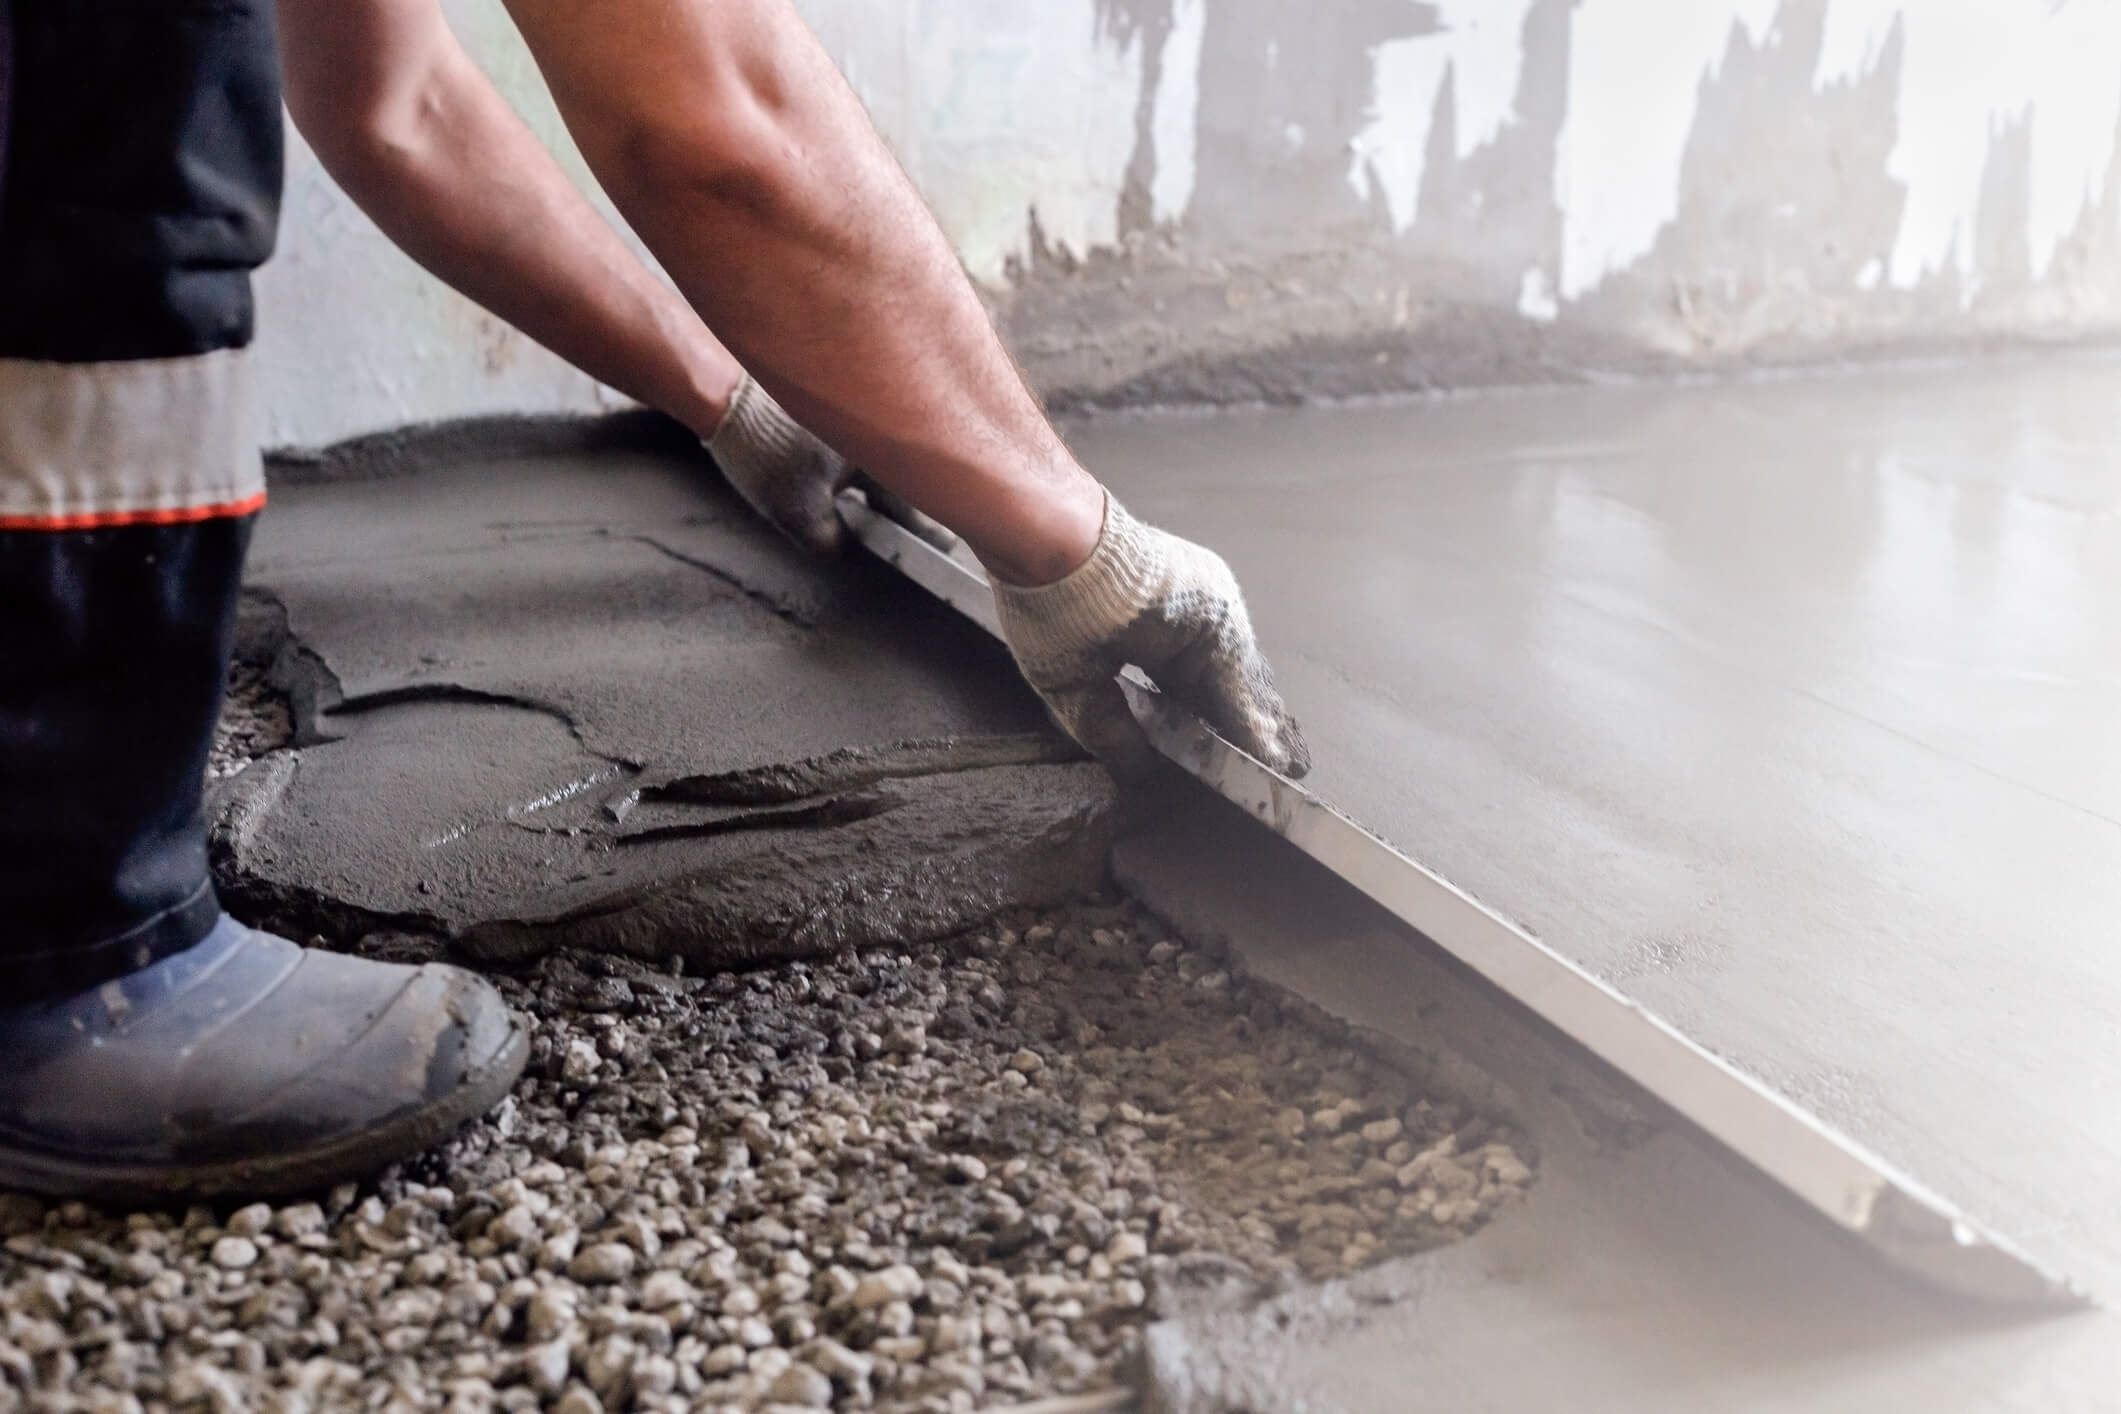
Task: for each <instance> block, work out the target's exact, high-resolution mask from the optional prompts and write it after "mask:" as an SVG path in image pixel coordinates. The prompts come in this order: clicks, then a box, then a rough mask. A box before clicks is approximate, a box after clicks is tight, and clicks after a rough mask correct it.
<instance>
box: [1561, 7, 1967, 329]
mask: <svg viewBox="0 0 2121 1414" xmlns="http://www.w3.org/2000/svg"><path fill="white" fill-rule="evenodd" d="M1931 2H1932V3H1935V0H1931ZM1777 8H1778V0H1583V2H1582V3H1581V4H1580V5H1579V6H1578V7H1577V9H1576V13H1575V15H1574V17H1573V18H1572V19H1571V21H1570V25H1569V92H1568V116H1567V117H1566V118H1565V119H1564V120H1563V122H1562V126H1561V133H1560V136H1559V137H1558V138H1557V139H1556V140H1555V144H1554V198H1555V201H1556V202H1557V203H1558V204H1559V205H1560V207H1561V211H1562V231H1561V280H1560V286H1561V297H1562V298H1563V299H1564V300H1572V299H1579V298H1581V297H1582V296H1584V295H1586V294H1588V293H1590V292H1591V291H1592V290H1594V289H1596V288H1598V285H1599V283H1600V282H1601V281H1603V280H1604V279H1605V278H1606V276H1607V275H1609V274H1611V273H1612V272H1613V271H1615V270H1620V269H1625V268H1626V267H1627V266H1629V265H1632V264H1634V263H1635V262H1636V261H1637V260H1640V259H1641V258H1642V257H1643V256H1645V255H1647V254H1649V253H1650V249H1651V247H1653V246H1654V245H1655V244H1656V243H1657V233H1658V232H1659V231H1661V230H1663V229H1664V227H1665V226H1666V225H1667V224H1669V223H1670V222H1671V220H1672V218H1673V217H1675V216H1677V215H1678V214H1679V181H1680V175H1681V171H1682V168H1683V167H1684V164H1685V161H1686V149H1687V139H1688V137H1689V136H1690V135H1691V134H1692V132H1693V130H1694V115H1695V112H1696V108H1697V104H1698V103H1699V101H1700V93H1701V85H1702V83H1703V82H1704V81H1705V80H1711V79H1714V78H1715V77H1716V75H1717V74H1718V72H1719V71H1720V70H1721V69H1722V67H1723V63H1724V59H1725V58H1726V56H1728V54H1729V53H1730V50H1731V46H1732V45H1733V44H1734V43H1739V42H1745V43H1750V44H1752V45H1754V46H1756V47H1757V46H1760V45H1762V44H1765V43H1767V42H1768V35H1769V28H1770V26H1771V25H1772V24H1773V22H1774V19H1775V11H1776V9H1777Z"/></svg>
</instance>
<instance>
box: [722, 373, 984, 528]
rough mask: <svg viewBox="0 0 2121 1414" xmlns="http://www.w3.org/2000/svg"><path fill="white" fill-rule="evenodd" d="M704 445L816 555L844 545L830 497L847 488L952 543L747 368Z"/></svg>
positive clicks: (746, 493)
mask: <svg viewBox="0 0 2121 1414" xmlns="http://www.w3.org/2000/svg"><path fill="white" fill-rule="evenodd" d="M705 445H706V447H707V451H708V454H709V455H711V456H712V457H713V458H714V463H715V465H716V466H718V467H720V468H721V469H722V475H723V476H725V477H727V478H728V480H729V484H730V485H731V486H733V487H735V488H736V492H737V494H738V495H740V496H742V497H743V498H744V500H745V501H746V502H747V503H748V504H749V505H750V506H751V508H752V509H753V510H755V511H757V512H758V513H759V514H760V515H762V516H764V517H765V518H766V519H767V520H769V521H771V522H773V524H774V525H776V526H778V527H780V529H781V531H782V533H783V534H785V535H786V536H787V537H788V538H789V539H790V540H793V541H794V542H795V543H796V544H798V545H800V546H802V547H803V548H804V549H805V550H808V551H810V552H811V553H812V554H814V555H828V556H829V555H837V554H839V553H841V552H842V551H843V550H845V549H846V548H847V539H848V537H847V527H846V525H845V523H844V522H842V521H841V520H840V512H839V507H838V505H837V504H836V502H837V501H838V499H839V494H840V492H842V491H844V490H846V489H847V488H848V487H850V486H852V487H855V488H857V489H859V490H860V491H861V492H862V493H863V494H864V495H865V496H867V497H868V498H869V505H870V507H871V508H872V509H874V510H875V511H876V512H877V513H878V514H879V515H884V516H889V517H890V518H891V519H892V520H895V521H897V522H898V523H899V524H900V525H903V526H905V527H906V529H908V530H910V531H912V532H913V533H914V534H915V535H918V536H920V537H921V539H923V540H925V541H927V542H928V543H929V544H931V545H933V546H935V547H936V548H937V549H938V550H943V551H948V550H951V549H953V548H955V547H956V545H957V537H956V536H955V535H952V534H951V533H950V532H949V531H948V530H945V529H944V528H943V527H942V526H941V525H939V524H937V523H936V522H935V521H933V520H930V519H929V518H928V517H927V516H924V515H922V514H921V513H920V512H919V511H917V510H915V509H914V508H913V507H912V506H911V505H909V504H907V502H906V501H905V500H904V499H903V498H902V497H900V496H898V495H896V494H894V493H893V492H891V491H887V490H885V489H884V488H883V487H882V486H879V485H877V483H876V482H875V481H873V480H871V479H870V478H869V476H868V475H867V474H865V473H863V472H860V471H857V470H855V469H854V468H853V467H852V466H850V465H848V464H847V460H846V458H844V457H842V456H841V455H840V454H839V453H838V452H835V451H833V450H832V448H830V447H828V446H826V445H825V444H824V443H823V442H821V441H819V440H818V439H817V438H816V437H814V436H812V435H811V434H810V433H809V431H807V430H806V429H805V428H804V427H803V426H802V424H800V423H798V422H797V421H796V420H795V419H794V418H792V417H790V416H789V415H788V414H787V412H786V411H784V410H783V409H782V407H781V405H780V404H779V403H777V402H775V401H774V400H773V395H772V394H770V393H768V392H767V391H766V390H765V389H764V388H762V387H760V386H759V385H758V384H757V383H756V382H754V381H753V380H752V377H751V375H750V374H748V373H747V374H745V375H744V379H743V381H742V382H741V383H739V384H737V390H736V395H735V396H734V397H732V398H731V399H730V400H729V411H728V413H727V414H725V415H724V416H723V418H722V425H721V426H720V427H718V428H716V429H715V433H714V435H713V436H712V437H709V438H707V439H705Z"/></svg>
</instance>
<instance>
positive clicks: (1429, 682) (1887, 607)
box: [1075, 359, 2121, 1296]
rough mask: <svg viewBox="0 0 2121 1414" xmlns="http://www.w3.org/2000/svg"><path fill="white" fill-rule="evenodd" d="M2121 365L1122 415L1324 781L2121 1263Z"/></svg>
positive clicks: (1918, 1161)
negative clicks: (1258, 637)
mask: <svg viewBox="0 0 2121 1414" xmlns="http://www.w3.org/2000/svg"><path fill="white" fill-rule="evenodd" d="M2117 395H2121V364H2116V363H2115V362H2113V361H2110V360H2097V359H2066V360H2045V361H2025V362H2012V363H1990V364H1984V365H1979V366H1972V367H1965V368H1956V369H1953V368H1939V369H1930V370H1909V371H1901V372H1892V373H1872V374H1867V375H1863V376H1860V377H1820V378H1804V379H1788V380H1779V381H1773V382H1748V383H1743V384H1718V385H1702V386H1694V387H1681V388H1650V387H1623V388H1605V389H1597V390H1572V391H1553V392H1544V393H1533V394H1512V395H1495V396H1485V397H1471V398H1463V399H1457V400H1451V401H1444V402H1436V403H1426V404H1420V405H1413V406H1396V407H1386V406H1376V407H1362V408H1341V409H1334V410H1318V411H1305V412H1290V413H1272V414H1248V415H1232V416H1200V417H1185V418H1169V419H1162V420H1150V419H1141V420H1131V421H1125V420H1123V421H1108V422H1104V423H1100V424H1097V425H1094V426H1092V427H1090V428H1087V429H1083V430H1080V431H1079V432H1078V433H1077V435H1076V437H1075V441H1076V443H1077V446H1078V448H1079V449H1080V450H1081V451H1082V452H1083V454H1084V455H1085V457H1086V460H1088V462H1089V463H1090V464H1091V465H1092V466H1093V467H1094V468H1095V469H1096V470H1098V471H1099V472H1100V473H1101V474H1102V475H1104V476H1106V477H1107V478H1108V479H1109V480H1110V481H1111V482H1112V483H1113V484H1114V485H1115V487H1116V488H1117V490H1118V491H1119V492H1120V494H1121V495H1122V496H1123V497H1125V498H1126V499H1127V500H1128V502H1129V503H1130V505H1132V506H1133V508H1134V509H1135V510H1136V511H1137V512H1138V513H1140V514H1143V515H1145V516H1147V517H1148V518H1150V519H1152V520H1155V521H1159V522H1161V523H1163V524H1166V525H1169V526H1171V527H1172V528H1174V529H1176V530H1179V531H1181V532H1184V533H1187V534H1189V535H1192V536H1194V537H1195V538H1198V539H1201V540H1203V541H1205V542H1207V543H1210V544H1213V545H1215V546H1217V547H1218V548H1220V549H1222V550H1223V551H1224V552H1225V553H1226V554H1228V555H1229V557H1230V558H1231V559H1232V561H1233V563H1234V564H1235V565H1236V567H1237V569H1238V572H1239V575H1240V577H1241V579H1243V581H1244V582H1245V584H1246V585H1247V588H1248V591H1249V595H1250V598H1251V601H1252V605H1253V609H1254V614H1255V618H1256V620H1257V622H1258V624H1259V626H1260V629H1261V632H1262V634H1263V636H1264V638H1265V641H1266V644H1267V646H1268V648H1269V650H1270V653H1271V655H1272V656H1273V658H1274V660H1275V662H1276V665H1277V669H1278V671H1279V674H1280V676H1281V679H1282V683H1283V686H1284V688H1285V689H1286V691H1287V694H1288V696H1289V698H1290V699H1291V702H1292V704H1293V705H1294V707H1295V709H1296V711H1297V712H1298V714H1299V716H1300V717H1301V718H1302V720H1303V722H1304V724H1305V728H1306V731H1307V732H1308V734H1309V735H1310V738H1311V741H1312V743H1313V746H1314V751H1315V755H1316V757H1317V760H1318V768H1317V771H1316V773H1315V774H1314V776H1313V777H1312V778H1311V780H1310V782H1308V784H1310V785H1311V786H1312V787H1313V788H1314V789H1315V790H1317V792H1318V793H1319V794H1320V795H1321V796H1323V797H1324V798H1325V799H1327V800H1328V801H1331V802H1332V803H1333V804H1335V805H1337V806H1339V807H1341V808H1343V809H1346V810H1348V811H1349V812H1350V813H1352V814H1353V815H1355V816H1356V817H1357V818H1358V819H1360V820H1361V821H1363V822H1364V823H1365V824H1367V825H1369V826H1371V827H1372V828H1374V829H1376V830H1377V831H1379V832H1380V833H1381V834H1382V835H1384V836H1385V837H1386V838H1388V839H1389V840H1391V841H1392V842H1393V843H1394V844H1395V845H1397V846H1398V847H1400V848H1401V849H1402V850H1404V851H1405V852H1406V853H1408V854H1409V855H1411V856H1412V857H1414V858H1416V859H1419V860H1420V861H1422V862H1423V863H1424V864H1426V865H1428V866H1430V867H1432V868H1434V869H1436V870H1437V871H1438V872H1439V873H1441V874H1442V875H1443V876H1444V877H1445V878H1447V879H1449V880H1451V881H1452V882H1454V883H1455V884H1457V885H1459V886H1460V887H1462V888H1465V889H1467V890H1469V891H1470V892H1471V893H1473V894H1474V895H1475V896H1476V897H1478V898H1480V899H1481V900H1482V901H1484V902H1485V903H1487V904H1489V905H1490V906H1492V907H1494V908H1495V909H1497V910H1498V911H1499V912H1501V913H1503V914H1504V915H1505V916H1507V917H1509V918H1511V919H1512V920H1513V921H1515V922H1517V923H1519V924H1521V925H1523V926H1525V927H1527V928H1528V929H1530V930H1531V931H1532V932H1533V933H1534V934H1535V935H1536V936H1538V937H1539V938H1541V939H1542V940H1543V941H1545V942H1546V943H1547V944H1549V945H1550V946H1552V947H1554V948H1556V949H1557V950H1559V951H1561V952H1563V953H1564V954H1565V955H1566V956H1568V957H1570V958H1571V959H1572V960H1574V961H1576V962H1578V963H1579V964H1581V965H1582V966H1584V967H1585V968H1586V969H1588V970H1589V971H1591V972H1592V973H1593V974H1594V975H1596V976H1598V977H1600V978H1602V979H1603V980H1605V981H1607V982H1609V983H1611V984H1613V985H1614V986H1616V987H1618V988H1619V989H1620V990H1622V991H1623V992H1624V993H1625V994H1626V995H1628V996H1629V997H1630V998H1632V999H1634V1000H1637V1001H1639V1002H1641V1003H1642V1004H1643V1005H1644V1006H1646V1007H1647V1008H1649V1009H1650V1010H1651V1011H1653V1012H1654V1013H1655V1014H1657V1015H1658V1016H1660V1017H1662V1018H1664V1019H1665V1020H1667V1021H1669V1022H1670V1023H1672V1024H1674V1025H1675V1026H1677V1027H1678V1028H1679V1029H1680V1030H1681V1031H1683V1032H1684V1033H1685V1034H1686V1035H1687V1036H1689V1037H1690V1038H1691V1039H1693V1040H1695V1041H1697V1042H1699V1043H1700V1044H1702V1045H1704V1046H1705V1047H1707V1048H1708V1049H1710V1050H1712V1051H1714V1052H1715V1053H1717V1054H1718V1055H1720V1056H1722V1057H1724V1058H1725V1059H1726V1060H1728V1061H1730V1062H1731V1063H1733V1064H1734V1065H1736V1066H1737V1067H1738V1068H1739V1069H1741V1070H1743V1071H1745V1072H1746V1073H1748V1074H1751V1075H1753V1076H1755V1077H1756V1078H1758V1079H1760V1080H1761V1081H1763V1082H1765V1083H1767V1084H1768V1085H1770V1086H1772V1087H1773V1088H1775V1089H1776V1090H1778V1091H1779V1092H1781V1093H1783V1094H1785V1095H1787V1096H1788V1097H1790V1098H1791V1099H1793V1100H1795V1101H1797V1102H1798V1103H1799V1104H1801V1105H1802V1106H1804V1107H1805V1108H1807V1109H1809V1110H1811V1111H1812V1112H1814V1113H1816V1114H1818V1115H1819V1116H1820V1117H1821V1118H1822V1119H1823V1120H1825V1121H1826V1122H1827V1123H1828V1124H1830V1125H1832V1126H1833V1127H1835V1128H1836V1129H1839V1130H1841V1131H1842V1132H1844V1133H1847V1134H1849V1135H1850V1136H1851V1137H1852V1138H1854V1139H1856V1140H1857V1141H1859V1142H1860V1143H1863V1144H1865V1145H1866V1146H1868V1147H1869V1148H1871V1149H1873V1150H1875V1151H1876V1152H1878V1153H1879V1154H1881V1155H1882V1156H1883V1157H1884V1158H1885V1159H1887V1160H1888V1161H1890V1162H1892V1163H1894V1164H1896V1165H1898V1166H1899V1167H1901V1168H1903V1169H1905V1170H1907V1171H1908V1172H1910V1173H1911V1174H1912V1176H1913V1177H1914V1178H1916V1179H1917V1180H1919V1181H1922V1182H1925V1183H1927V1184H1929V1185H1930V1186H1931V1187H1933V1188H1936V1189H1938V1190H1940V1191H1941V1192H1942V1193H1943V1195H1944V1196H1945V1197H1946V1198H1948V1199H1951V1200H1953V1201H1955V1202H1957V1203H1959V1204H1961V1205H1962V1206H1964V1207H1965V1208H1967V1209H1968V1210H1969V1211H1970V1212H1971V1213H1973V1214H1974V1216H1976V1217H1977V1218H1978V1219H1980V1220H1981V1221H1983V1222H1984V1223H1986V1224H1988V1225H1990V1226H1992V1227H1995V1228H1997V1229H1998V1230H2000V1231H2002V1232H2003V1233H2005V1234H2006V1235H2008V1236H2010V1237H2012V1238H2015V1239H2017V1240H2018V1241H2020V1242H2021V1243H2023V1244H2024V1245H2025V1246H2026V1247H2028V1248H2029V1249H2031V1250H2032V1252H2033V1253H2034V1254H2035V1255H2036V1256H2037V1257H2039V1258H2041V1259H2042V1260H2043V1261H2045V1262H2047V1263H2048V1264H2049V1265H2051V1266H2054V1267H2058V1268H2060V1269H2061V1270H2063V1271H2065V1272H2067V1273H2069V1274H2070V1275H2072V1276H2074V1277H2075V1278H2077V1279H2078V1280H2079V1281H2080V1282H2082V1283H2084V1284H2086V1285H2088V1286H2089V1287H2090V1288H2091V1289H2092V1290H2093V1292H2094V1293H2095V1294H2099V1295H2107V1296H2111V1295H2112V1294H2113V1293H2114V1292H2116V1291H2121V1208H2117V1207H2116V1204H2115V1199H2114V1197H2113V1194H2114V1191H2115V1190H2114V1179H2115V1176H2116V1175H2117V1174H2121V1110H2117V1109H2116V1108H2115V1107H2114V1106H2113V1105H2112V1104H2111V1103H2110V1097H2111V1096H2113V1095H2115V1094H2117V1093H2121V1042H2117V1040H2116V1038H2117V1036H2121V1026H2117V1023H2121V949H2117V948H2116V947H2115V946H2114V940H2113V935H2114V932H2115V928H2116V924H2115V921H2114V920H2115V919H2116V918H2117V917H2121V907H2117V906H2121V823H2117V821H2121V674H2117V672H2116V670H2115V667H2114V665H2115V664H2116V663H2117V662H2121V592H2117V591H2121V456H2117V453H2116V448H2121V396H2117Z"/></svg>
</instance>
